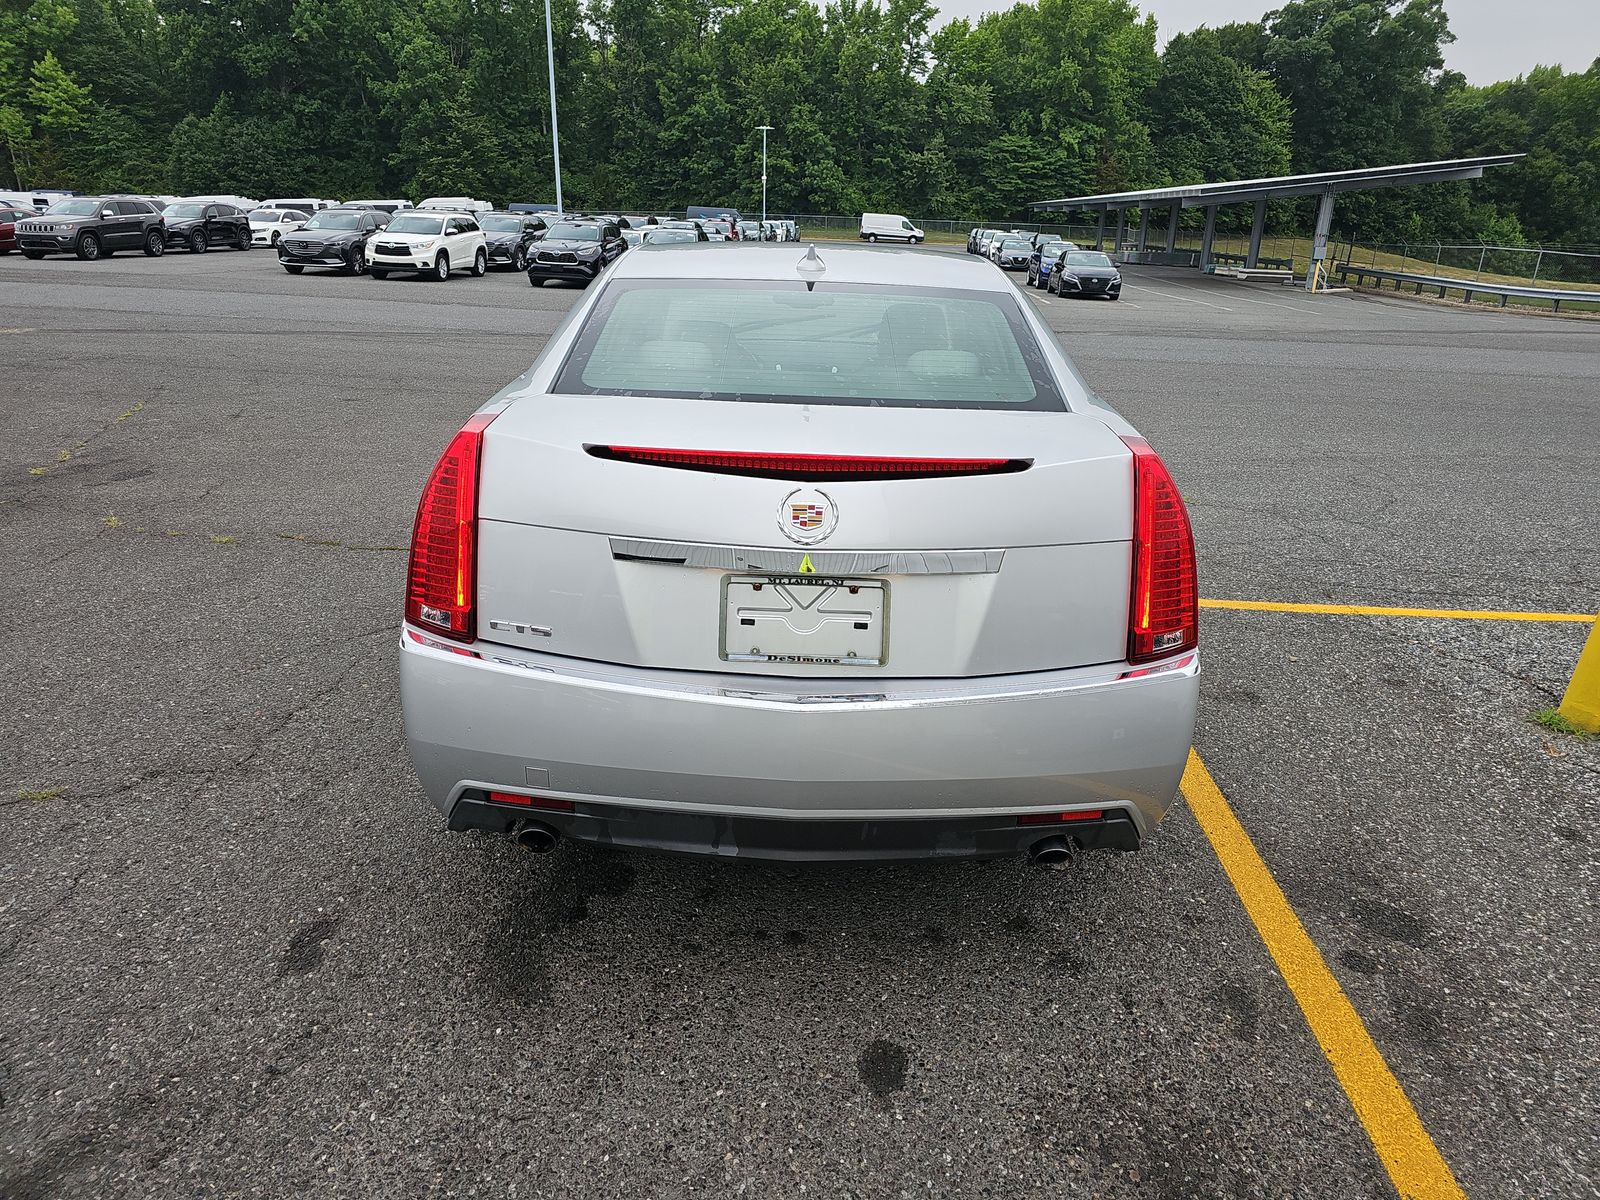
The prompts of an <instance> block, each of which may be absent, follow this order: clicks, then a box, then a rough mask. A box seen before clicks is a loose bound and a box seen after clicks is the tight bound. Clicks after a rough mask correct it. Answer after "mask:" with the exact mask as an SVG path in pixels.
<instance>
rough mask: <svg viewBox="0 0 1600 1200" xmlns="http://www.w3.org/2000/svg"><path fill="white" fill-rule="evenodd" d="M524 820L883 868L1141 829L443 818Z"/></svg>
mask: <svg viewBox="0 0 1600 1200" xmlns="http://www.w3.org/2000/svg"><path fill="white" fill-rule="evenodd" d="M524 821H533V822H537V823H538V824H541V825H548V826H549V827H550V828H552V829H554V830H555V831H556V832H557V833H559V834H561V835H562V836H563V837H568V838H572V839H573V840H574V841H580V842H592V843H595V844H597V845H602V846H618V847H625V848H627V849H631V850H659V851H664V852H666V853H669V854H712V855H719V856H722V857H738V858H765V859H776V860H780V861H786V862H882V861H888V860H896V859H926V858H1005V857H1009V856H1014V855H1019V854H1025V853H1027V852H1028V850H1029V849H1030V848H1032V847H1033V845H1034V844H1035V843H1037V842H1039V841H1041V840H1044V839H1048V838H1053V837H1064V838H1069V839H1070V840H1071V841H1072V842H1073V844H1074V845H1076V846H1077V847H1078V848H1079V849H1081V850H1137V849H1138V848H1139V827H1138V825H1137V824H1136V823H1135V822H1134V820H1133V818H1132V817H1130V816H1129V815H1128V813H1127V812H1126V811H1125V810H1122V809H1117V810H1112V811H1106V812H1104V813H1103V814H1102V815H1100V816H1098V817H1091V818H1088V819H1084V820H1074V821H1070V822H1061V823H1059V824H1050V825H1019V824H1018V823H1017V819H1016V817H1015V816H1014V815H1011V814H1003V815H999V816H988V817H963V818H946V819H942V820H940V819H930V820H921V819H917V818H909V817H908V818H898V819H895V820H891V821H844V820H835V821H797V820H784V819H781V818H766V817H745V816H725V815H722V814H718V813H698V812H678V811H673V810H668V809H648V808H629V807H627V806H625V805H620V804H591V803H576V804H574V805H573V810H572V811H571V812H552V811H549V810H544V809H537V808H526V807H520V806H517V805H511V804H497V803H494V802H493V801H491V800H490V799H489V798H488V793H487V792H474V791H468V792H464V793H463V794H462V796H461V798H460V799H459V800H457V801H456V804H455V807H454V808H452V809H451V810H450V828H451V829H452V830H456V831H458V832H460V831H464V830H477V831H478V832H481V833H499V834H510V833H512V832H514V831H515V830H516V828H517V827H518V826H519V825H520V824H521V823H522V822H524Z"/></svg>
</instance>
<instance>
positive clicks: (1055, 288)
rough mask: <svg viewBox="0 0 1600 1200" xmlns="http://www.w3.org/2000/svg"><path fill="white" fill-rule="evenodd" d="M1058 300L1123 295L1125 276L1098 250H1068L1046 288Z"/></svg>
mask: <svg viewBox="0 0 1600 1200" xmlns="http://www.w3.org/2000/svg"><path fill="white" fill-rule="evenodd" d="M1045 286H1046V287H1047V288H1048V289H1049V290H1050V291H1052V292H1054V293H1055V294H1056V295H1058V296H1108V297H1110V298H1111V299H1112V300H1115V299H1116V298H1117V297H1119V296H1121V295H1122V272H1121V271H1119V270H1117V265H1116V263H1114V262H1112V261H1111V259H1110V258H1108V257H1107V256H1106V255H1104V254H1102V253H1100V251H1098V250H1065V251H1063V252H1062V253H1061V254H1060V256H1059V257H1057V259H1056V265H1055V266H1054V267H1053V268H1052V269H1051V271H1050V282H1049V283H1048V284H1046V285H1045Z"/></svg>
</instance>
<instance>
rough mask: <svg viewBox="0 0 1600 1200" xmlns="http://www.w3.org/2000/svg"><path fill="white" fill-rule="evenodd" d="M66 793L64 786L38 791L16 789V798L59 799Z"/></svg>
mask: <svg viewBox="0 0 1600 1200" xmlns="http://www.w3.org/2000/svg"><path fill="white" fill-rule="evenodd" d="M66 794H67V789H66V788H45V789H44V790H43V791H39V792H27V791H18V792H17V799H18V800H59V799H60V798H61V797H62V796H65V795H66Z"/></svg>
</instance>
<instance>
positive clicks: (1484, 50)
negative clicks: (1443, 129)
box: [934, 0, 1600, 84]
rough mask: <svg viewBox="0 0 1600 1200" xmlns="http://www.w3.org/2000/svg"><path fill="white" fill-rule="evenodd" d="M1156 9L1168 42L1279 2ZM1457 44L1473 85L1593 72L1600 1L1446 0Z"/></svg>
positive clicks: (1256, 15) (996, 2) (980, 5)
mask: <svg viewBox="0 0 1600 1200" xmlns="http://www.w3.org/2000/svg"><path fill="white" fill-rule="evenodd" d="M934 2H935V3H936V4H939V7H940V9H941V11H942V12H943V14H944V16H945V18H946V19H949V18H953V17H974V16H977V15H978V14H979V13H985V12H992V11H995V10H998V9H1006V8H1010V7H1011V0H943V2H942V3H941V0H934ZM1135 3H1136V4H1138V6H1139V9H1140V11H1142V12H1146V13H1154V14H1155V18H1156V26H1157V28H1158V29H1159V30H1160V34H1159V36H1160V41H1161V43H1162V44H1163V45H1164V44H1165V43H1166V40H1167V38H1169V37H1171V36H1172V35H1173V34H1174V33H1182V32H1184V31H1186V30H1190V29H1193V28H1194V27H1195V26H1197V25H1213V26H1214V25H1226V24H1227V23H1228V22H1229V21H1256V20H1259V19H1260V18H1261V14H1262V13H1264V12H1267V11H1268V10H1270V9H1273V8H1277V7H1278V4H1277V3H1276V2H1275V0H1135ZM1445 11H1446V12H1447V13H1449V14H1450V30H1451V32H1452V33H1454V34H1455V35H1456V40H1455V42H1454V44H1452V45H1449V46H1446V47H1445V51H1444V60H1445V63H1446V65H1448V66H1449V67H1450V69H1451V70H1454V71H1460V72H1461V73H1462V74H1463V75H1465V76H1466V77H1467V82H1468V83H1474V84H1485V83H1494V82H1495V81H1497V80H1500V79H1515V78H1516V77H1517V76H1518V75H1525V74H1527V72H1528V70H1529V68H1531V67H1535V66H1551V65H1554V64H1557V63H1559V64H1560V65H1561V66H1562V67H1565V68H1566V69H1567V70H1569V71H1583V70H1587V69H1588V66H1589V64H1590V63H1591V62H1593V61H1594V60H1595V58H1596V57H1600V0H1515V2H1513V0H1445Z"/></svg>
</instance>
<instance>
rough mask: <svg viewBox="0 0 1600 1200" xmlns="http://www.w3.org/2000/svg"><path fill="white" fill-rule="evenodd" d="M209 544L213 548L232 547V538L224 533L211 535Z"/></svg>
mask: <svg viewBox="0 0 1600 1200" xmlns="http://www.w3.org/2000/svg"><path fill="white" fill-rule="evenodd" d="M211 543H212V545H214V546H231V545H233V538H232V537H230V536H229V535H228V534H226V533H213V534H212V535H211Z"/></svg>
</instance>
